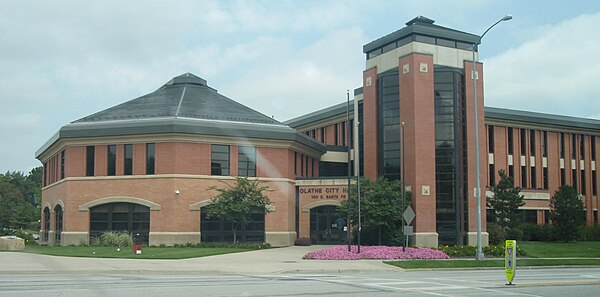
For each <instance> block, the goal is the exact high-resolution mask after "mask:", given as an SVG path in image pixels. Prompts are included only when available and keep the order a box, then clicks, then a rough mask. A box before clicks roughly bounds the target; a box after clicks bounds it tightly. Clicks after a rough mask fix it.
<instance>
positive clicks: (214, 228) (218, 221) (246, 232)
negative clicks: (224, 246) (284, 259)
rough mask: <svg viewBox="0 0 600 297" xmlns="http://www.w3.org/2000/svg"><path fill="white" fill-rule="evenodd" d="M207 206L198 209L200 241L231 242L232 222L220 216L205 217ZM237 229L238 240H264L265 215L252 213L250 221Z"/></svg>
mask: <svg viewBox="0 0 600 297" xmlns="http://www.w3.org/2000/svg"><path fill="white" fill-rule="evenodd" d="M207 214H208V208H207V207H203V208H202V209H201V211H200V233H201V234H202V238H201V239H202V242H233V230H232V226H233V224H234V223H233V222H231V221H225V220H224V219H222V218H215V217H212V218H210V219H209V218H207ZM236 229H237V241H238V242H265V215H264V214H260V213H256V214H252V216H251V218H250V221H248V222H246V224H244V225H242V226H239V225H238V227H237V228H236Z"/></svg>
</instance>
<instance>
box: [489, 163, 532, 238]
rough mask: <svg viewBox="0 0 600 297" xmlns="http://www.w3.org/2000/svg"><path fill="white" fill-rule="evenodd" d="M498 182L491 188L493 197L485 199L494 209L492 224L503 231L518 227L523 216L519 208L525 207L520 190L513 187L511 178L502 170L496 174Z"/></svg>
mask: <svg viewBox="0 0 600 297" xmlns="http://www.w3.org/2000/svg"><path fill="white" fill-rule="evenodd" d="M498 173H499V174H500V181H499V182H498V184H497V185H495V186H493V187H492V192H493V193H494V196H492V197H487V204H488V206H489V207H491V208H493V209H494V222H495V223H496V224H497V225H498V226H500V227H501V228H502V229H504V230H510V229H514V228H516V227H518V226H519V225H520V224H521V222H522V220H523V214H522V213H521V211H520V210H519V207H521V206H523V205H525V202H524V201H523V195H521V188H520V187H515V186H514V180H513V178H512V177H510V176H508V175H506V172H505V171H504V170H500V171H499V172H498Z"/></svg>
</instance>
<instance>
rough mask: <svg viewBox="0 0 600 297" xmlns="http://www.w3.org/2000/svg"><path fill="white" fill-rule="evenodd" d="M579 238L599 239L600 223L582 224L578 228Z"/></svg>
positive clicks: (583, 239) (584, 239) (586, 239)
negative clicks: (592, 224)
mask: <svg viewBox="0 0 600 297" xmlns="http://www.w3.org/2000/svg"><path fill="white" fill-rule="evenodd" d="M579 240H581V241H600V225H594V226H582V227H581V228H579Z"/></svg>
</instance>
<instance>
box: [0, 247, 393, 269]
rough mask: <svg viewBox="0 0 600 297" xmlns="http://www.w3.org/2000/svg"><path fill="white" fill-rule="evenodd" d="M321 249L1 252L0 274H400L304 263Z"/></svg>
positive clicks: (372, 264)
mask: <svg viewBox="0 0 600 297" xmlns="http://www.w3.org/2000/svg"><path fill="white" fill-rule="evenodd" d="M319 248H323V246H309V247H301V246H292V247H285V248H273V249H266V250H257V251H250V252H243V253H234V254H226V255H217V256H209V257H202V258H193V259H182V260H146V259H139V260H136V259H105V258H77V257H60V256H47V255H39V254H30V253H20V252H0V275H7V274H19V273H89V272H95V273H98V272H101V273H169V272H171V273H178V274H181V273H184V274H272V273H344V272H384V271H387V272H390V271H403V269H401V268H397V267H394V266H391V265H387V264H384V263H383V261H381V260H345V261H341V260H340V261H326V260H303V259H302V256H303V255H304V254H306V253H307V252H309V251H312V250H315V249H319Z"/></svg>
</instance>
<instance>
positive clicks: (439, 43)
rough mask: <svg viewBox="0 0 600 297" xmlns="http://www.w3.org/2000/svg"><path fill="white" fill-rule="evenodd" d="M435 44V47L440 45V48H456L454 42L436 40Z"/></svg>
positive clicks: (441, 39)
mask: <svg viewBox="0 0 600 297" xmlns="http://www.w3.org/2000/svg"><path fill="white" fill-rule="evenodd" d="M436 43H437V45H441V46H446V47H456V42H455V41H454V40H448V39H443V38H436Z"/></svg>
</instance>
